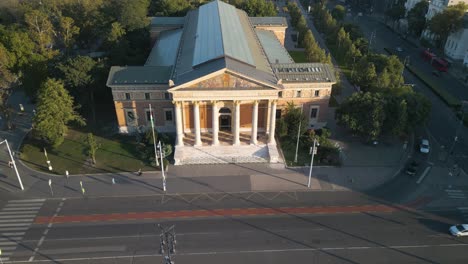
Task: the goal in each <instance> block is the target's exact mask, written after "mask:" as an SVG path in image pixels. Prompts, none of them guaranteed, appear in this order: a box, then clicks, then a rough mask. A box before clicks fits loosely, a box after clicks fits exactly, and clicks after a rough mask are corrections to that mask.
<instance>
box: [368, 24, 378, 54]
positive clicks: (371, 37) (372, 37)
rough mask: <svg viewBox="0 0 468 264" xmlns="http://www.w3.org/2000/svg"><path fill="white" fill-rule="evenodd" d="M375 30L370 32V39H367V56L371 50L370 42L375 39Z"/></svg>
mask: <svg viewBox="0 0 468 264" xmlns="http://www.w3.org/2000/svg"><path fill="white" fill-rule="evenodd" d="M375 34H376V32H375V30H374V31H372V32H371V35H370V38H369V48H368V49H367V54H369V51H370V50H371V47H372V41H373V40H374V39H375Z"/></svg>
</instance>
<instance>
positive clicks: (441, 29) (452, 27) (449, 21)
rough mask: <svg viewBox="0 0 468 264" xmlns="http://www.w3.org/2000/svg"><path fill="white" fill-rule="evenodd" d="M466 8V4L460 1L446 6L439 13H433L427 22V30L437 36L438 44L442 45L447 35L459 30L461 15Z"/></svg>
mask: <svg viewBox="0 0 468 264" xmlns="http://www.w3.org/2000/svg"><path fill="white" fill-rule="evenodd" d="M467 10H468V5H467V4H465V3H463V2H460V3H458V4H456V5H452V6H448V7H447V8H446V9H444V11H442V12H441V13H437V14H435V15H434V16H433V17H432V18H431V20H429V22H428V26H429V30H430V31H431V32H432V33H434V34H436V35H437V36H438V38H437V40H438V45H439V46H440V47H443V46H444V45H445V42H446V41H447V38H448V36H449V35H450V34H451V33H454V32H456V31H458V30H460V29H461V28H462V26H463V16H464V15H465V13H466V11H467Z"/></svg>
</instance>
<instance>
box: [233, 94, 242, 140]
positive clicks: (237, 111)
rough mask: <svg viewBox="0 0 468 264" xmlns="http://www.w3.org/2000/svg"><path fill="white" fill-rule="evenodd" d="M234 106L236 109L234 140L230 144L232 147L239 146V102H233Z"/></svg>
mask: <svg viewBox="0 0 468 264" xmlns="http://www.w3.org/2000/svg"><path fill="white" fill-rule="evenodd" d="M234 105H235V107H236V111H235V114H234V115H235V116H234V118H235V120H234V140H233V142H232V144H233V145H236V146H237V145H240V140H239V132H240V102H239V101H234Z"/></svg>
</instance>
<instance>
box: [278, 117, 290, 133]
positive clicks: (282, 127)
mask: <svg viewBox="0 0 468 264" xmlns="http://www.w3.org/2000/svg"><path fill="white" fill-rule="evenodd" d="M276 133H277V134H278V136H279V137H284V136H286V135H288V125H287V124H286V122H285V121H284V119H283V118H280V119H278V120H276Z"/></svg>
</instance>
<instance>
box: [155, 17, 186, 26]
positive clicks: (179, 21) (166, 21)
mask: <svg viewBox="0 0 468 264" xmlns="http://www.w3.org/2000/svg"><path fill="white" fill-rule="evenodd" d="M184 20H185V17H151V18H150V21H151V22H150V24H151V26H172V25H180V26H182V25H183V24H184Z"/></svg>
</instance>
